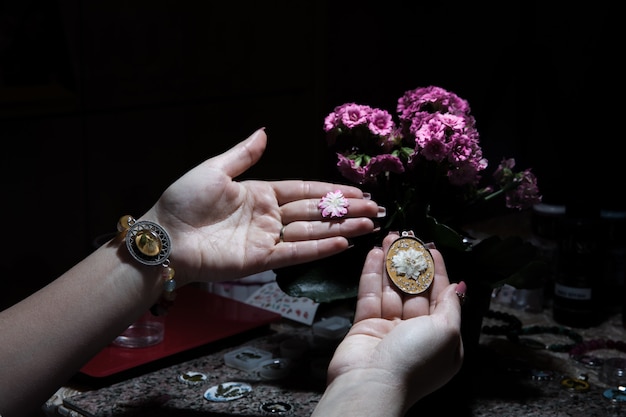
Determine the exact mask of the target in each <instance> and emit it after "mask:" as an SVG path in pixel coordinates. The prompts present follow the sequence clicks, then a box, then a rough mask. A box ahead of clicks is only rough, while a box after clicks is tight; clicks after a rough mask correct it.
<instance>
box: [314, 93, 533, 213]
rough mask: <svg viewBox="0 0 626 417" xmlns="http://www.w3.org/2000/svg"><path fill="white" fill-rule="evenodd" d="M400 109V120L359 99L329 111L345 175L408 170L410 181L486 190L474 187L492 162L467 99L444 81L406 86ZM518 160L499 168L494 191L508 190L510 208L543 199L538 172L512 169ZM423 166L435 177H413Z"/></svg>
mask: <svg viewBox="0 0 626 417" xmlns="http://www.w3.org/2000/svg"><path fill="white" fill-rule="evenodd" d="M396 110H397V114H398V124H396V123H395V122H394V120H393V117H392V116H391V114H390V113H389V112H387V111H385V110H381V109H377V108H372V107H370V106H367V105H360V104H356V103H346V104H343V105H341V106H338V107H336V108H335V109H334V111H333V112H331V113H330V114H329V115H328V116H326V118H325V120H324V131H325V132H326V133H327V141H328V144H329V146H331V147H332V148H333V149H334V150H335V151H336V154H337V158H338V160H337V167H338V170H339V172H340V173H341V175H342V176H344V177H345V178H347V179H348V180H350V181H352V182H354V183H357V184H360V185H368V184H376V183H379V182H380V181H381V179H383V178H388V176H389V175H390V174H401V175H404V176H407V182H408V183H409V184H416V183H418V182H419V183H427V182H432V183H433V184H436V183H440V180H441V178H444V179H445V180H446V181H447V183H448V185H451V186H454V187H461V188H463V187H465V188H474V191H475V192H476V194H477V195H484V194H485V193H484V192H485V191H488V189H487V188H485V189H483V190H482V191H483V192H482V193H481V192H479V191H478V190H476V189H475V188H476V187H477V186H478V185H479V183H480V181H481V179H482V177H481V173H482V172H483V171H484V170H485V169H486V168H487V166H488V162H487V160H486V159H485V158H484V157H483V153H482V149H481V147H480V144H479V134H478V131H477V129H476V126H475V120H474V117H473V116H472V115H471V110H470V106H469V104H468V102H467V101H466V100H464V99H462V98H460V97H459V96H457V95H456V94H454V93H452V92H449V91H447V90H445V89H443V88H441V87H437V86H429V87H420V88H416V89H414V90H409V91H406V92H405V93H404V95H403V96H402V97H400V99H399V100H398V104H397V109H396ZM433 165H434V166H435V168H433ZM514 165H515V161H514V160H513V159H508V160H505V161H503V165H502V166H500V167H499V168H498V170H496V175H497V176H496V177H495V178H494V179H495V180H496V181H497V182H498V185H499V188H498V189H497V190H495V191H494V192H496V193H497V192H505V193H506V204H507V207H509V208H519V209H521V208H527V207H529V206H531V205H532V204H535V203H537V202H540V201H541V196H540V195H539V190H538V187H537V182H536V178H535V177H534V175H533V174H532V173H531V172H530V170H526V171H523V172H522V173H514V172H513V171H512V169H513V167H514ZM427 167H428V168H427ZM505 171H506V172H505ZM425 172H426V173H428V175H434V176H437V178H424V177H421V178H413V177H412V176H415V175H423V174H424V173H425ZM418 173H419V174H418ZM498 176H499V177H498ZM440 177H441V178H440ZM490 190H491V191H493V189H490Z"/></svg>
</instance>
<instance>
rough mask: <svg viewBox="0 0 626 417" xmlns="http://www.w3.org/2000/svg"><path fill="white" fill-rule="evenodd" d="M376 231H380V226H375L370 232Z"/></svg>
mask: <svg viewBox="0 0 626 417" xmlns="http://www.w3.org/2000/svg"><path fill="white" fill-rule="evenodd" d="M376 232H380V226H377V227H375V228H374V229H373V230H372V233H376Z"/></svg>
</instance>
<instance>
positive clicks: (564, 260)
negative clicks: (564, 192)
mask: <svg viewBox="0 0 626 417" xmlns="http://www.w3.org/2000/svg"><path fill="white" fill-rule="evenodd" d="M600 230H601V228H600V218H599V213H598V212H595V211H593V210H589V209H588V208H585V207H584V208H581V207H578V206H573V207H570V206H568V207H567V209H566V213H565V216H564V217H563V218H562V219H561V222H560V227H559V237H558V252H557V271H556V277H555V282H554V294H553V297H554V298H553V303H552V317H553V318H554V320H555V321H556V322H557V323H559V324H561V325H564V326H569V327H578V328H588V327H592V326H596V325H598V324H600V322H601V321H602V317H601V302H602V301H601V296H600V292H599V290H600V286H601V284H602V261H601V259H602V256H601V253H600V252H601V251H600Z"/></svg>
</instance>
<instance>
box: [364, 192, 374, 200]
mask: <svg viewBox="0 0 626 417" xmlns="http://www.w3.org/2000/svg"><path fill="white" fill-rule="evenodd" d="M363 199H364V200H371V199H372V194H370V193H363Z"/></svg>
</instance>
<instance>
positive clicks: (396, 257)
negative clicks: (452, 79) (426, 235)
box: [385, 232, 435, 294]
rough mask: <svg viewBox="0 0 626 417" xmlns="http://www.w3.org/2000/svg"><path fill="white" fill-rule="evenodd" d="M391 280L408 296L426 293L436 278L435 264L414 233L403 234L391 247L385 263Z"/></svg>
mask: <svg viewBox="0 0 626 417" xmlns="http://www.w3.org/2000/svg"><path fill="white" fill-rule="evenodd" d="M385 265H386V267H387V273H388V274H389V278H391V280H392V281H393V283H394V284H396V286H397V287H398V288H399V289H400V290H402V291H403V292H405V293H407V294H420V293H422V292H424V291H426V290H427V289H428V288H429V287H430V284H432V282H433V280H434V278H435V262H434V261H433V257H432V255H431V253H430V251H429V250H428V249H427V248H426V246H424V243H423V242H422V241H421V240H419V239H418V238H416V237H415V235H414V234H413V232H402V236H401V237H399V238H398V239H397V240H396V241H395V242H393V243H392V244H391V246H390V247H389V251H388V252H387V259H386V261H385Z"/></svg>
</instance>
